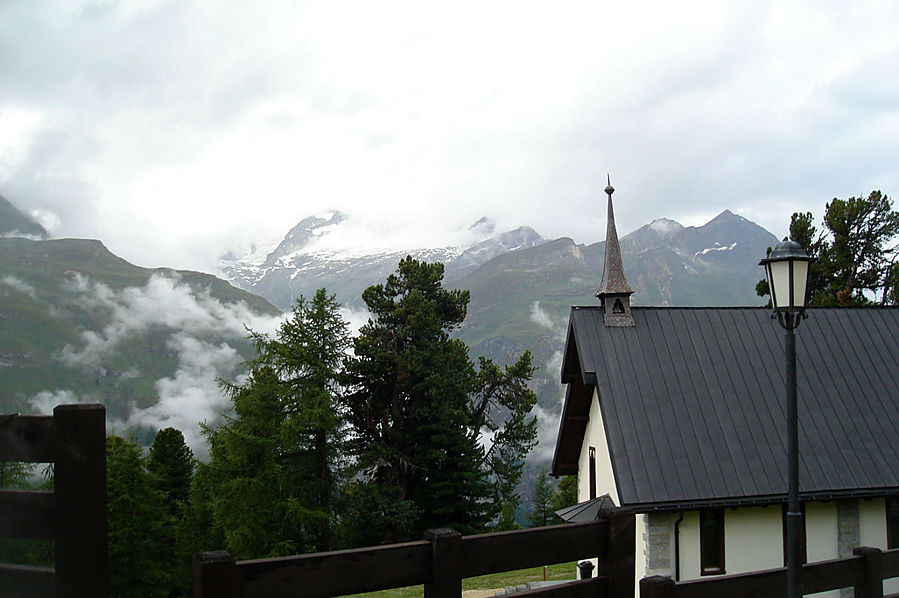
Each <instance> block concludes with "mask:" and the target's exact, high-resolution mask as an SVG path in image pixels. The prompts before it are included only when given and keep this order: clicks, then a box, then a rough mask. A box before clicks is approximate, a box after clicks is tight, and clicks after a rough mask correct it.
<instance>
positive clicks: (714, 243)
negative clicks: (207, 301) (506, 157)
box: [219, 210, 777, 378]
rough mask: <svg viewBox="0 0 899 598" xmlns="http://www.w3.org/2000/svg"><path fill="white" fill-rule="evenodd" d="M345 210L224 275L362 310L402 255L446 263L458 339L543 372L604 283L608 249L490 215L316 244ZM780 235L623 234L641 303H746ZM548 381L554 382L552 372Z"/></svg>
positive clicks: (251, 287)
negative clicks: (467, 225)
mask: <svg viewBox="0 0 899 598" xmlns="http://www.w3.org/2000/svg"><path fill="white" fill-rule="evenodd" d="M347 222H348V219H347V217H346V216H344V215H343V214H341V213H340V212H332V213H329V214H325V215H321V216H313V217H309V218H306V219H304V220H302V221H301V222H300V223H299V224H297V226H295V227H294V228H293V229H291V230H290V231H289V232H288V233H287V235H286V236H285V237H284V239H283V240H282V241H281V243H280V244H279V245H278V246H277V247H276V248H275V249H274V250H273V251H271V252H270V253H268V254H267V255H258V254H256V255H253V256H248V257H247V258H243V259H237V258H234V257H233V256H228V258H227V259H223V260H222V263H221V264H222V265H221V269H220V272H219V273H220V275H221V276H222V277H223V278H226V279H228V280H230V281H231V282H232V283H233V284H235V285H237V286H239V287H241V288H243V289H245V290H248V291H250V292H253V293H257V294H259V295H261V296H263V297H265V298H266V299H268V300H269V301H271V302H272V303H274V304H276V305H278V306H279V307H281V308H282V309H287V308H288V307H289V306H290V305H291V304H292V303H293V301H294V300H295V299H296V297H298V296H299V295H304V296H307V297H308V296H311V295H312V294H313V293H314V292H315V290H316V289H317V288H319V287H321V286H325V287H327V289H328V290H329V291H330V292H333V293H336V294H337V297H338V300H339V301H340V302H341V303H343V304H347V305H350V306H354V307H357V308H360V307H362V304H361V299H360V298H361V294H362V291H363V290H364V289H365V288H366V287H367V286H369V285H371V284H373V283H374V282H380V281H383V280H384V279H385V278H386V276H387V275H388V274H390V273H391V272H392V271H393V270H394V269H395V268H396V264H397V262H398V261H399V259H401V258H402V257H404V256H406V255H411V256H412V257H414V258H416V259H421V260H425V261H441V262H443V263H444V265H445V283H446V285H447V286H450V287H455V288H462V289H468V290H469V291H470V293H471V303H470V306H469V313H468V317H467V318H466V320H465V322H464V323H463V325H462V327H461V328H460V329H459V330H458V331H457V332H456V335H457V336H458V337H460V338H462V339H463V340H464V341H466V342H467V343H468V344H469V346H470V347H471V348H472V352H473V353H474V354H476V355H485V356H488V357H491V358H493V359H495V360H498V361H500V362H505V361H507V360H509V359H511V358H512V357H513V356H514V355H515V354H517V353H521V352H522V351H524V350H525V349H530V350H531V351H532V353H534V355H535V360H536V363H537V364H538V365H541V366H543V365H546V364H548V363H549V362H550V361H551V358H552V356H553V355H554V354H555V353H556V352H557V351H559V350H560V349H561V344H562V342H563V341H564V334H565V330H566V322H567V315H568V310H569V308H570V306H571V305H583V304H591V303H593V302H594V301H596V300H595V299H594V298H593V294H594V292H595V290H596V288H597V287H598V285H599V280H600V278H601V275H602V266H603V256H604V252H605V242H604V241H603V242H599V243H593V244H590V245H583V244H578V243H576V242H575V241H574V240H572V239H569V238H565V237H563V238H559V239H555V240H547V239H544V238H543V237H542V236H540V234H538V233H537V232H536V231H534V230H533V229H532V228H530V227H520V228H517V229H515V230H511V231H505V232H501V233H496V232H495V230H494V226H493V224H492V223H491V222H489V221H488V220H486V219H481V220H479V221H478V222H476V223H475V224H473V225H472V227H471V229H472V230H473V231H475V232H476V233H478V234H479V236H480V238H478V239H477V240H476V241H475V242H473V243H471V244H469V245H466V246H454V247H438V248H410V249H408V250H406V251H381V252H378V251H373V250H370V251H362V252H360V251H359V250H358V249H354V250H347V251H334V250H322V249H320V247H321V243H318V242H317V241H320V240H321V239H323V238H325V237H327V236H328V235H334V234H338V233H339V230H340V227H341V226H346V224H347ZM776 241H777V239H776V237H774V235H772V234H771V233H769V232H768V231H766V230H765V229H763V228H762V227H760V226H758V225H757V224H755V223H753V222H751V221H749V220H747V219H746V218H743V217H742V216H738V215H736V214H733V213H732V212H730V211H729V210H725V211H723V212H721V214H719V215H718V216H717V217H715V218H714V219H713V220H711V221H710V222H708V223H706V224H705V225H703V226H699V227H684V226H682V225H680V224H678V223H677V222H675V221H673V220H667V219H659V220H655V221H653V222H651V223H649V224H647V225H645V226H643V227H641V228H639V229H637V230H636V231H634V232H632V233H630V234H628V235H626V236H624V237H622V238H621V240H620V243H621V251H622V259H623V260H624V266H625V270H626V273H627V277H628V281H629V282H630V285H631V287H632V288H633V289H634V291H635V292H634V295H633V298H632V299H633V303H634V304H636V305H641V304H642V305H678V306H689V305H752V304H756V303H759V298H758V297H757V296H756V294H755V284H756V282H757V281H758V280H759V279H760V278H761V272H760V269H759V267H758V265H757V264H758V260H759V259H760V258H761V257H762V256H764V255H765V250H766V248H767V247H770V246H772V245H774V244H775V243H776ZM543 374H545V375H546V376H549V377H552V378H554V376H555V372H552V371H547V370H545V369H544V371H543Z"/></svg>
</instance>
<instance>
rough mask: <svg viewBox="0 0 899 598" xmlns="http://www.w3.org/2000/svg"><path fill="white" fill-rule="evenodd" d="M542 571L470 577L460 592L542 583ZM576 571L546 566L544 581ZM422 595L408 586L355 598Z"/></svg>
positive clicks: (563, 566) (569, 566) (571, 565)
mask: <svg viewBox="0 0 899 598" xmlns="http://www.w3.org/2000/svg"><path fill="white" fill-rule="evenodd" d="M543 569H544V568H543V567H533V568H531V569H521V570H519V571H507V572H506V573H493V574H491V575H481V576H480V577H470V578H468V579H463V580H462V590H463V591H465V590H482V589H483V590H488V589H497V590H499V589H502V588H508V587H512V586H517V585H522V584H525V583H528V582H530V581H543ZM576 570H577V563H561V564H558V565H547V566H546V580H547V581H553V580H564V579H570V580H574V579H575V572H576ZM423 595H424V587H423V586H409V587H407V588H394V589H391V590H381V591H380V592H369V593H367V594H356V595H355V596H356V598H417V597H419V596H423Z"/></svg>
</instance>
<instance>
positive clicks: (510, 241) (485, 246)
mask: <svg viewBox="0 0 899 598" xmlns="http://www.w3.org/2000/svg"><path fill="white" fill-rule="evenodd" d="M351 224H352V223H351V222H350V220H349V219H348V217H347V216H346V215H344V214H343V213H341V212H339V211H334V212H329V213H326V214H320V215H316V216H310V217H308V218H304V219H303V220H302V221H300V222H299V224H297V225H296V226H294V227H293V228H292V229H290V231H289V232H288V233H287V234H286V235H285V236H284V238H283V239H282V240H281V242H280V243H279V244H278V245H277V246H276V247H274V248H273V249H271V250H270V251H269V252H268V253H267V254H266V255H265V257H264V258H263V257H262V255H261V253H260V251H259V250H258V249H257V247H262V246H264V245H258V246H257V247H254V248H253V251H251V252H250V253H249V254H246V255H244V256H243V257H240V258H237V257H235V256H234V255H233V253H229V254H226V255H225V256H223V257H222V260H221V266H220V274H221V275H222V276H223V277H224V278H226V279H228V280H229V281H231V282H232V283H233V284H235V285H237V286H239V287H241V288H243V289H245V290H248V291H251V292H254V293H256V294H258V295H261V296H263V297H266V298H268V299H269V300H270V301H272V302H273V303H274V304H276V305H278V306H279V307H281V308H282V309H288V308H290V306H291V305H292V304H293V302H294V301H295V299H296V298H297V297H298V296H299V295H304V296H306V297H309V296H311V295H312V294H313V293H314V292H315V291H316V290H317V289H318V288H320V287H326V288H327V289H328V291H329V292H332V293H335V294H336V295H337V298H338V300H339V301H340V302H341V303H345V304H351V305H352V304H358V303H359V302H360V297H361V294H362V291H363V290H364V289H365V288H366V287H368V286H370V285H372V284H375V283H376V282H380V281H383V280H384V279H385V278H386V277H387V275H389V274H390V273H392V272H393V271H394V270H395V269H396V264H397V262H398V261H399V260H400V259H402V258H404V257H405V256H407V255H411V256H412V257H414V258H415V259H418V260H423V261H428V262H435V261H439V262H442V263H443V264H444V265H445V267H446V276H445V280H446V281H447V282H450V281H452V280H455V279H458V278H459V277H461V276H464V275H465V274H467V273H469V272H471V271H473V270H475V269H476V268H478V267H479V266H480V265H482V264H484V263H486V262H487V261H489V260H490V259H492V258H494V257H496V256H497V255H500V254H503V253H507V252H509V251H515V250H517V249H525V248H529V247H534V246H537V245H540V244H542V243H544V242H545V239H544V238H543V237H541V236H540V235H539V234H537V232H536V231H534V230H533V229H532V228H529V227H526V226H525V227H520V228H517V229H515V230H512V231H506V232H502V233H499V234H494V229H495V225H494V223H493V222H492V221H490V220H488V219H486V218H481V219H480V220H478V221H477V222H475V223H474V224H472V225H471V227H469V229H468V232H469V233H470V234H469V235H468V237H469V238H470V239H473V241H470V242H469V243H467V244H465V245H454V246H445V247H420V248H410V249H403V250H396V249H384V248H378V247H374V246H364V245H357V246H346V245H344V246H339V245H337V246H335V244H333V243H329V242H328V241H329V240H331V239H332V238H333V237H339V236H340V235H341V233H344V232H345V231H343V230H342V228H343V227H348V226H349V225H351Z"/></svg>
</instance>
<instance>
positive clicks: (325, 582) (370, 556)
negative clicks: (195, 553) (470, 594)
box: [237, 541, 431, 598]
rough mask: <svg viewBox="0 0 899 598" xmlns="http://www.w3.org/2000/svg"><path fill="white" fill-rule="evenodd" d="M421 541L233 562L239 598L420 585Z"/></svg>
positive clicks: (425, 566) (426, 558)
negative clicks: (241, 597)
mask: <svg viewBox="0 0 899 598" xmlns="http://www.w3.org/2000/svg"><path fill="white" fill-rule="evenodd" d="M430 554H431V543H430V542H425V541H419V542H408V543H406V544H392V545H389V546H377V547H373V548H357V549H354V550H342V551H339V552H331V553H327V552H324V553H316V554H304V555H299V556H288V557H280V558H273V559H257V560H251V561H240V562H239V563H238V564H237V574H238V579H239V584H238V585H239V591H238V595H239V596H246V597H248V598H257V597H258V596H280V595H290V596H296V597H298V598H299V597H303V598H322V597H326V596H345V595H347V594H359V593H362V592H373V591H377V590H386V589H390V588H402V587H406V586H414V585H418V584H423V583H425V582H427V581H430V579H431V559H430Z"/></svg>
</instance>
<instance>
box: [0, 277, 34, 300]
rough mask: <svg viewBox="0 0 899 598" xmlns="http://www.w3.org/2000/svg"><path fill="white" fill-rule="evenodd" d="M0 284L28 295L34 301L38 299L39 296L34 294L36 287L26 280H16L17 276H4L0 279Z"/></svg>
mask: <svg viewBox="0 0 899 598" xmlns="http://www.w3.org/2000/svg"><path fill="white" fill-rule="evenodd" d="M0 284H2V285H4V286H7V287H9V288H11V289H14V290H16V291H18V292H20V293H22V294H23V295H28V296H29V297H31V298H32V299H36V298H37V295H35V292H34V287H33V286H31V285H30V284H28V283H27V282H25V281H24V280H20V279H18V278H16V277H15V276H4V277H3V278H0Z"/></svg>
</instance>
